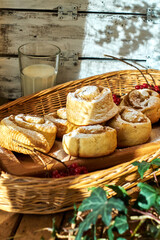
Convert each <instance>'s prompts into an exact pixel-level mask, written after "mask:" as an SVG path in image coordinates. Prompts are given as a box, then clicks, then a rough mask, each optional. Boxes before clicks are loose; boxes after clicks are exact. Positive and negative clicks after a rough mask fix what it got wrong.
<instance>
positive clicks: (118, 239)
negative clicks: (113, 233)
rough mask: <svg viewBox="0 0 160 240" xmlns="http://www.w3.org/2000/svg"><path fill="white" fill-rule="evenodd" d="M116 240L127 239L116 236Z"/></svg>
mask: <svg viewBox="0 0 160 240" xmlns="http://www.w3.org/2000/svg"><path fill="white" fill-rule="evenodd" d="M116 240H127V239H126V238H123V237H118V238H117V239H116Z"/></svg>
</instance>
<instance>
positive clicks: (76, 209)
mask: <svg viewBox="0 0 160 240" xmlns="http://www.w3.org/2000/svg"><path fill="white" fill-rule="evenodd" d="M77 212H78V208H77V206H76V204H74V214H73V217H72V219H71V220H70V223H76V218H77Z"/></svg>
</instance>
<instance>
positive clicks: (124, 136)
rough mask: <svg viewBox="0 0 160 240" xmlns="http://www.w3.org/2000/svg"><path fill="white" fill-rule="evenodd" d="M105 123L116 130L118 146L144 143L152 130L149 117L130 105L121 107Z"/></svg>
mask: <svg viewBox="0 0 160 240" xmlns="http://www.w3.org/2000/svg"><path fill="white" fill-rule="evenodd" d="M107 124H108V125H109V126H110V127H112V128H114V129H116V131H117V145H118V147H130V146H135V145H138V144H142V143H145V142H146V141H147V140H148V139H149V137H150V134H151V130H152V125H151V121H150V120H149V118H147V117H146V116H145V115H144V114H143V113H141V112H139V111H137V110H135V109H133V108H130V107H121V108H120V110H119V113H118V114H117V115H116V116H115V117H114V118H112V119H111V120H110V121H108V122H107Z"/></svg>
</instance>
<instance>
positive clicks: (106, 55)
mask: <svg viewBox="0 0 160 240" xmlns="http://www.w3.org/2000/svg"><path fill="white" fill-rule="evenodd" d="M104 56H105V57H111V58H113V59H116V60H118V61H121V62H124V63H126V64H128V65H130V66H131V67H134V68H136V69H137V70H138V71H139V72H140V73H141V74H142V76H143V77H144V79H145V80H146V82H147V84H148V85H149V82H148V80H147V78H146V77H145V75H144V74H143V72H142V71H141V70H140V69H139V68H138V67H136V66H134V65H133V64H131V63H128V62H126V61H125V60H123V59H121V58H117V57H114V56H111V55H108V54H105V55H104Z"/></svg>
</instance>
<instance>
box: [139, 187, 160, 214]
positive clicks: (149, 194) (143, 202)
mask: <svg viewBox="0 0 160 240" xmlns="http://www.w3.org/2000/svg"><path fill="white" fill-rule="evenodd" d="M138 187H139V188H140V194H139V197H138V199H137V200H138V206H139V207H141V208H143V209H146V210H148V209H149V208H150V207H152V206H155V205H156V200H157V199H159V196H160V194H159V189H155V188H153V187H152V186H150V185H149V184H147V183H138Z"/></svg>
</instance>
